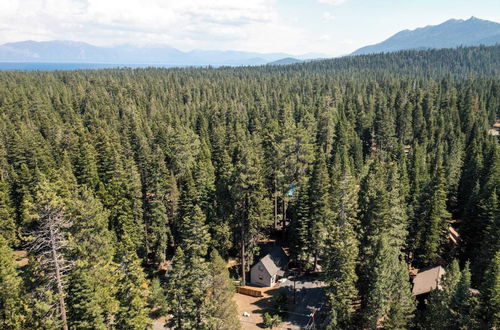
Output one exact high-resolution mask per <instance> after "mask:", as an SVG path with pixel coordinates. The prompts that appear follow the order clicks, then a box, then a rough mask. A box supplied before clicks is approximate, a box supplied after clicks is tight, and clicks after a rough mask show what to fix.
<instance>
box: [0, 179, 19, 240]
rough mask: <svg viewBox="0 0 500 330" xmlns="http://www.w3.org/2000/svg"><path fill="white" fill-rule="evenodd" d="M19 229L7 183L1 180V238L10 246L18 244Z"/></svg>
mask: <svg viewBox="0 0 500 330" xmlns="http://www.w3.org/2000/svg"><path fill="white" fill-rule="evenodd" d="M17 235H18V234H17V228H16V222H15V217H14V209H13V208H12V203H11V201H10V197H9V191H8V186H7V183H5V182H4V181H1V180H0V236H2V237H3V238H4V239H5V240H6V241H7V242H8V244H9V245H10V246H15V245H16V244H18V242H19V239H18V237H17Z"/></svg>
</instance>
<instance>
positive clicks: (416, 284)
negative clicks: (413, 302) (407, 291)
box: [412, 266, 445, 296]
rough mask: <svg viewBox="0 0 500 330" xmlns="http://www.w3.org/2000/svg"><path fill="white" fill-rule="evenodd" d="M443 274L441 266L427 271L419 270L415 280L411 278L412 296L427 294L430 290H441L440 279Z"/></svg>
mask: <svg viewBox="0 0 500 330" xmlns="http://www.w3.org/2000/svg"><path fill="white" fill-rule="evenodd" d="M444 274H445V270H444V268H443V267H441V266H437V267H434V268H431V269H427V270H423V271H422V270H420V271H419V272H418V273H417V275H416V276H415V278H413V289H412V293H413V295H414V296H419V295H422V294H427V293H429V292H431V291H432V290H436V289H438V290H441V285H440V284H441V278H442V277H443V275H444Z"/></svg>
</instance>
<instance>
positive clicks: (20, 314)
mask: <svg viewBox="0 0 500 330" xmlns="http://www.w3.org/2000/svg"><path fill="white" fill-rule="evenodd" d="M21 288H22V283H21V278H20V277H19V276H18V275H17V272H16V268H15V266H14V262H13V253H12V251H11V250H10V248H9V246H8V245H7V240H6V239H5V238H3V237H2V236H0V306H1V308H0V328H2V329H19V330H20V329H24V328H25V322H26V314H27V312H28V310H27V306H26V303H25V302H24V297H23V293H22V290H21Z"/></svg>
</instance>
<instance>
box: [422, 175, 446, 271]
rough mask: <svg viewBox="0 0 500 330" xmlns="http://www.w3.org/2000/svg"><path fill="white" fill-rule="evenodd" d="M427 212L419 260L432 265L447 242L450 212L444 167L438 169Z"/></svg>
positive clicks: (424, 217) (439, 256) (423, 224)
mask: <svg viewBox="0 0 500 330" xmlns="http://www.w3.org/2000/svg"><path fill="white" fill-rule="evenodd" d="M426 209H427V212H426V213H425V214H424V216H423V219H422V220H421V227H420V232H421V234H420V235H418V236H419V238H420V240H421V242H420V249H419V251H420V252H419V255H418V256H419V260H420V262H421V263H422V264H424V265H432V264H434V263H436V262H437V261H438V260H439V259H440V258H441V251H442V248H443V244H444V243H445V242H446V230H447V226H448V223H447V220H449V219H450V213H449V212H448V210H447V209H446V184H445V178H444V175H443V171H442V168H439V169H438V170H437V174H436V177H435V179H434V184H433V187H432V190H431V193H430V196H429V198H428V200H427V204H426Z"/></svg>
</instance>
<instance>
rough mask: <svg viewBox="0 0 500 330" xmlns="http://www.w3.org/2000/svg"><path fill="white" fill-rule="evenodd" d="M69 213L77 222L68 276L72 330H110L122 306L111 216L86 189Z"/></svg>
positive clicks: (79, 193)
mask: <svg viewBox="0 0 500 330" xmlns="http://www.w3.org/2000/svg"><path fill="white" fill-rule="evenodd" d="M68 212H69V214H70V215H71V217H72V218H73V219H74V225H73V226H72V228H71V232H72V235H73V240H72V241H71V258H72V259H73V260H76V262H75V265H74V267H73V269H72V271H71V272H70V273H69V274H68V275H69V283H68V284H69V285H68V291H69V294H68V305H69V322H70V328H73V327H75V328H79V329H107V328H109V327H111V326H112V322H113V319H114V317H115V315H116V313H117V312H118V306H119V303H118V301H117V299H116V294H117V292H116V291H117V290H116V287H117V285H118V279H119V278H118V277H117V275H116V274H117V272H118V267H117V265H116V264H115V263H114V262H113V255H114V249H113V240H114V239H113V235H112V233H111V232H110V231H109V230H108V215H109V214H108V212H106V211H105V210H104V208H103V206H102V204H101V203H100V202H99V200H97V199H96V198H95V197H94V196H93V194H92V191H91V190H90V189H89V188H87V187H86V186H82V187H81V188H80V190H79V191H78V192H77V193H76V194H75V196H74V197H73V199H72V200H70V201H69V202H68Z"/></svg>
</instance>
